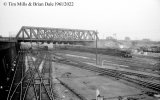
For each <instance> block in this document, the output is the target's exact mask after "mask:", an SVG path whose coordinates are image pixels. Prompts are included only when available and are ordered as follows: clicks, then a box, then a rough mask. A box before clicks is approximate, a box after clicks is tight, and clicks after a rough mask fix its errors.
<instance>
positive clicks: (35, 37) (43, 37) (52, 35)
mask: <svg viewBox="0 0 160 100" xmlns="http://www.w3.org/2000/svg"><path fill="white" fill-rule="evenodd" d="M16 38H17V40H18V41H39V42H41V41H42V42H43V41H48V42H52V41H53V42H54V41H73V42H74V41H83V42H84V41H95V40H96V38H97V39H98V36H97V32H96V31H94V30H79V29H62V28H45V27H29V26H23V27H22V28H21V29H20V31H19V32H18V34H17V36H16Z"/></svg>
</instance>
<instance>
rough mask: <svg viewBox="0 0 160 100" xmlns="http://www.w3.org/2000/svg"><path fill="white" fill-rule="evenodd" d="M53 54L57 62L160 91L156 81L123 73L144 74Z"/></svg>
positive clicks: (141, 75) (159, 85) (140, 75)
mask: <svg viewBox="0 0 160 100" xmlns="http://www.w3.org/2000/svg"><path fill="white" fill-rule="evenodd" d="M54 55H55V57H57V62H59V63H64V64H69V65H73V66H75V67H79V68H83V69H87V70H90V71H94V72H98V73H99V75H102V76H105V75H107V76H111V77H116V78H118V79H123V80H126V81H128V82H131V83H135V84H137V85H140V86H142V87H144V88H148V89H151V90H153V91H156V92H158V93H159V92H160V84H158V83H154V82H148V81H144V80H139V79H135V78H131V77H127V76H125V75H124V74H129V75H136V76H137V75H138V76H139V77H144V76H145V75H143V74H135V73H131V72H124V71H118V70H111V69H104V68H98V67H96V66H94V65H89V64H86V63H83V62H80V61H77V60H75V59H71V58H66V57H64V56H62V55H56V54H54ZM145 77H149V76H145Z"/></svg>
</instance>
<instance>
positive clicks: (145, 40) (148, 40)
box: [142, 39, 151, 42]
mask: <svg viewBox="0 0 160 100" xmlns="http://www.w3.org/2000/svg"><path fill="white" fill-rule="evenodd" d="M142 41H144V42H150V41H151V40H150V39H142Z"/></svg>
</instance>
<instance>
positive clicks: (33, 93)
mask: <svg viewBox="0 0 160 100" xmlns="http://www.w3.org/2000/svg"><path fill="white" fill-rule="evenodd" d="M27 59H28V65H29V66H28V67H29V68H28V70H27V71H26V72H25V73H23V72H24V70H23V69H24V68H25V67H24V55H20V56H19V61H18V64H17V68H16V71H15V74H14V78H13V81H12V84H11V88H10V90H9V94H8V97H7V100H30V99H35V100H54V99H55V97H56V96H55V94H54V93H53V88H52V81H51V75H50V73H51V72H50V68H51V66H48V68H47V69H46V68H45V67H43V69H42V70H43V71H42V72H40V71H39V69H38V67H39V66H40V64H41V62H42V59H37V60H36V61H35V62H34V61H33V58H32V57H31V56H29V55H27ZM18 68H19V69H21V70H22V71H21V74H22V75H21V78H20V79H19V80H17V79H18V78H16V76H17V75H18V74H17V73H18V72H19V71H18ZM46 70H49V71H47V72H46ZM15 80H16V81H17V82H15ZM57 100H58V99H57Z"/></svg>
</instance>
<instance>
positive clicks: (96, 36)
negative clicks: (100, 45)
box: [96, 31, 98, 65]
mask: <svg viewBox="0 0 160 100" xmlns="http://www.w3.org/2000/svg"><path fill="white" fill-rule="evenodd" d="M97 33H98V32H97V31H96V65H98V55H97V37H98V36H97Z"/></svg>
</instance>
